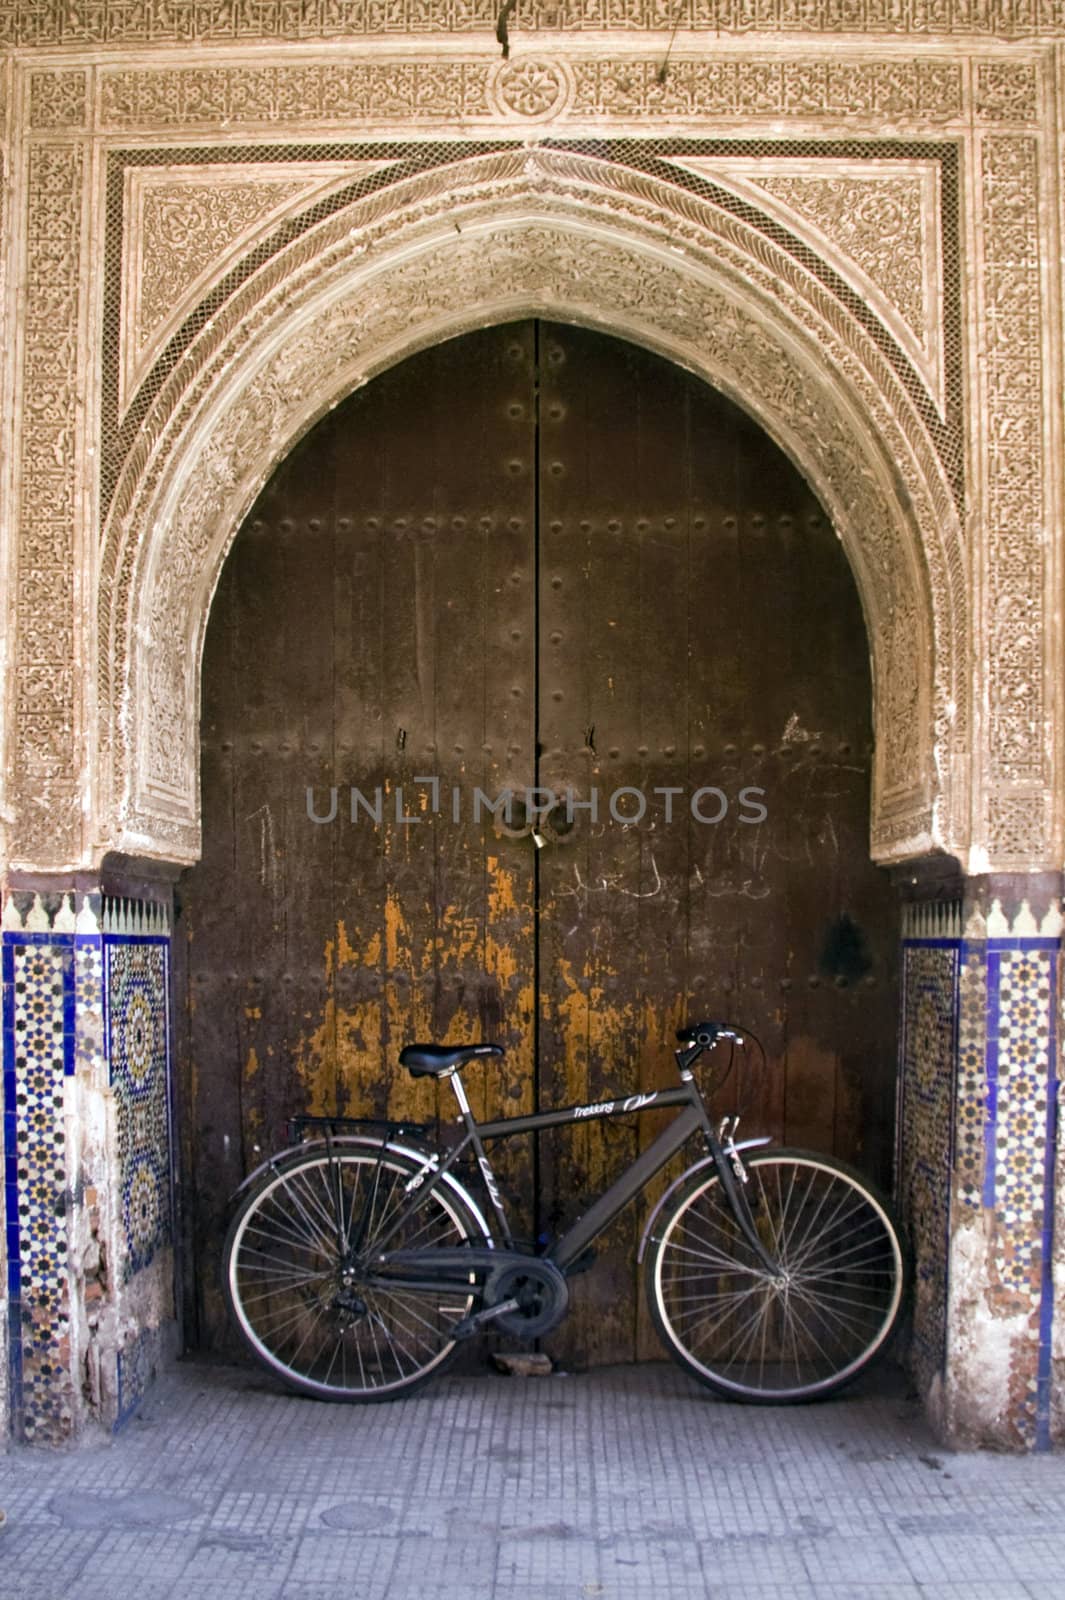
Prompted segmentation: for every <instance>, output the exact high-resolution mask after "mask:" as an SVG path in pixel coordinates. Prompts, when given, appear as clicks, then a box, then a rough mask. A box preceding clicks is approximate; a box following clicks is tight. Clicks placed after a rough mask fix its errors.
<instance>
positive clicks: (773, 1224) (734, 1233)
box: [646, 1150, 906, 1404]
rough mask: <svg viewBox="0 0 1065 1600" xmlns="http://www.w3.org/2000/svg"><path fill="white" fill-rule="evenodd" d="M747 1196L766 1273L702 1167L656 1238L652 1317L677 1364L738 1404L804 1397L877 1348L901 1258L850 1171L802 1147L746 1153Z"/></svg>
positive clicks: (887, 1213) (842, 1376)
mask: <svg viewBox="0 0 1065 1600" xmlns="http://www.w3.org/2000/svg"><path fill="white" fill-rule="evenodd" d="M747 1172H748V1179H749V1181H748V1183H747V1185H746V1188H745V1194H746V1197H747V1201H748V1204H749V1205H750V1208H751V1213H752V1216H753V1218H754V1223H755V1227H756V1229H757V1231H758V1236H759V1238H760V1239H761V1241H762V1244H763V1246H764V1248H765V1249H766V1251H767V1252H768V1254H769V1255H770V1257H771V1258H772V1259H773V1260H774V1261H776V1262H778V1263H779V1266H780V1269H781V1270H780V1274H779V1276H776V1275H774V1274H773V1273H771V1272H769V1271H768V1270H767V1268H766V1267H765V1266H764V1264H763V1263H762V1261H761V1260H760V1259H759V1257H758V1254H757V1252H756V1251H755V1250H754V1249H753V1247H752V1246H751V1245H750V1243H748V1241H747V1240H746V1239H745V1238H744V1236H743V1234H742V1233H741V1232H740V1229H739V1227H738V1225H737V1223H736V1219H735V1217H734V1215H733V1213H732V1210H731V1208H730V1206H729V1204H728V1200H727V1199H726V1197H725V1195H724V1193H723V1191H722V1186H721V1182H720V1179H719V1178H718V1176H717V1173H716V1171H715V1169H714V1168H713V1167H712V1166H709V1167H705V1168H703V1169H701V1170H700V1171H699V1172H697V1173H696V1174H694V1175H693V1177H692V1179H691V1181H690V1182H689V1183H688V1184H687V1185H686V1186H685V1187H684V1188H682V1190H681V1191H680V1194H679V1195H678V1197H677V1199H676V1201H675V1203H674V1204H673V1205H672V1206H671V1207H670V1208H669V1210H668V1211H667V1213H666V1214H665V1215H664V1216H663V1217H662V1219H661V1220H660V1222H659V1224H658V1226H657V1227H656V1230H655V1238H654V1240H653V1243H652V1249H651V1253H650V1255H649V1257H648V1261H647V1269H646V1286H647V1294H648V1300H649V1304H650V1310H651V1317H652V1319H653V1321H654V1324H655V1327H656V1329H657V1331H658V1334H659V1336H660V1337H661V1339H662V1341H663V1343H664V1344H665V1346H666V1349H667V1350H668V1351H669V1353H670V1355H671V1356H672V1357H673V1358H674V1360H675V1361H677V1362H679V1363H680V1365H681V1366H682V1367H684V1368H686V1370H687V1371H689V1372H691V1373H693V1374H694V1376H695V1377H696V1378H698V1379H699V1380H700V1381H701V1382H703V1383H706V1384H708V1385H709V1386H710V1388H712V1389H716V1390H717V1391H718V1392H719V1393H722V1394H726V1395H730V1396H731V1397H732V1398H733V1399H736V1400H747V1401H755V1402H763V1403H777V1404H781V1403H787V1402H789V1401H796V1400H811V1399H815V1398H818V1397H820V1396H822V1395H826V1394H829V1393H831V1392H832V1391H833V1390H834V1389H838V1388H840V1387H841V1385H843V1384H845V1383H849V1382H850V1380H851V1379H852V1378H854V1377H856V1376H857V1374H858V1373H859V1372H861V1371H862V1369H863V1368H864V1367H866V1366H868V1365H869V1363H870V1362H871V1361H873V1360H874V1359H875V1358H876V1357H877V1356H878V1355H880V1354H881V1353H882V1352H883V1350H884V1349H885V1347H886V1345H887V1343H888V1340H889V1339H890V1337H891V1334H892V1332H893V1330H894V1328H895V1326H896V1324H897V1322H898V1318H899V1315H900V1313H901V1310H902V1304H903V1293H904V1289H905V1280H906V1273H905V1256H904V1251H903V1246H902V1243H901V1239H900V1236H899V1230H898V1228H897V1226H896V1224H895V1221H894V1218H893V1217H892V1214H891V1210H890V1207H889V1206H888V1204H887V1202H886V1201H885V1200H883V1199H882V1198H881V1197H880V1196H879V1195H878V1194H876V1192H875V1191H874V1190H873V1189H871V1188H870V1187H869V1185H868V1184H867V1183H866V1182H865V1180H864V1178H862V1177H861V1176H860V1175H859V1174H858V1173H857V1172H853V1171H852V1170H851V1169H850V1168H848V1167H844V1166H841V1165H840V1164H839V1163H837V1162H834V1161H830V1160H828V1159H827V1158H826V1157H824V1156H819V1155H812V1154H807V1153H805V1152H802V1151H788V1150H781V1151H763V1152H759V1153H757V1154H755V1155H752V1156H751V1157H749V1159H748V1162H747Z"/></svg>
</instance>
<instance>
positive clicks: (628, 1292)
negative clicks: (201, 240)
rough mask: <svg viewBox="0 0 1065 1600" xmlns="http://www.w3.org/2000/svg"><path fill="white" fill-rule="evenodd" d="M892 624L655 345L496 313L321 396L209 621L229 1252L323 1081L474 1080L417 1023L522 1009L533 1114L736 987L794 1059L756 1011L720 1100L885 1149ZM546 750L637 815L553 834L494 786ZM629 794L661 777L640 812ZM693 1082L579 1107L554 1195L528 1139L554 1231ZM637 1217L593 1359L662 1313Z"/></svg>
mask: <svg viewBox="0 0 1065 1600" xmlns="http://www.w3.org/2000/svg"><path fill="white" fill-rule="evenodd" d="M867 656H868V652H867V647H866V642H865V636H864V631H863V627H862V621H861V616H860V612H859V608H858V603H857V599H856V595H855V592H854V585H853V582H852V579H851V576H850V573H849V572H848V570H847V568H846V564H845V561H844V558H843V556H842V553H841V550H840V547H839V545H838V542H837V541H836V539H835V537H834V535H833V533H832V530H831V528H830V527H829V526H828V525H827V523H826V521H825V519H824V518H823V516H822V514H821V513H820V510H819V508H818V506H817V504H816V502H815V501H814V500H813V498H812V497H811V495H810V493H809V491H808V489H807V488H806V486H805V485H804V484H803V482H802V480H801V478H800V477H799V476H798V475H797V474H796V472H795V471H794V469H793V468H792V467H791V466H790V464H789V463H788V462H787V461H786V460H785V459H784V457H783V456H782V455H781V454H780V452H779V451H777V450H776V449H775V447H774V446H773V445H772V444H771V443H770V441H769V440H768V439H766V437H765V436H764V435H763V434H762V433H761V432H760V430H759V429H758V428H757V427H756V426H755V425H754V424H753V423H752V422H751V421H750V420H749V419H748V418H747V417H746V416H745V415H744V414H743V413H742V412H740V411H739V410H738V409H737V408H736V407H734V406H732V405H731V404H730V403H729V402H727V401H725V400H724V399H723V398H722V397H721V396H719V395H716V394H715V393H713V392H712V391H711V390H709V389H707V388H706V387H705V386H704V385H702V384H701V383H699V382H698V381H697V380H695V379H694V378H692V377H690V376H689V375H688V374H685V373H683V372H682V371H680V370H679V369H677V368H675V367H673V366H671V365H669V364H667V363H665V362H663V361H662V360H660V359H659V358H657V357H654V356H652V355H650V354H649V353H647V352H643V351H640V350H637V349H635V348H633V347H631V346H628V345H624V344H621V343H619V342H617V341H613V340H609V339H606V338H604V337H603V336H602V335H599V334H594V333H591V332H588V331H582V330H577V329H573V328H561V327H554V326H551V325H547V324H540V325H537V324H532V323H524V324H520V325H514V326H509V327H504V328H499V329H494V330H486V331H484V332H482V333H478V334H476V335H470V336H468V337H467V338H464V339H461V340H456V341H454V342H453V343H451V344H447V345H443V346H440V347H438V348H436V349H434V350H431V351H428V352H425V353H423V354H422V355H420V356H418V357H415V358H413V359H412V360H411V361H409V362H407V363H404V364H403V365H402V366H400V367H398V368H395V369H393V370H392V371H390V372H388V373H386V374H384V375H383V376H382V377H380V378H378V379H375V380H374V382H373V383H372V384H370V385H368V386H367V387H366V388H365V389H364V390H362V391H361V392H359V393H358V394H356V395H355V396H353V397H352V398H351V399H350V400H349V401H347V402H346V403H345V404H344V405H342V406H340V407H338V408H337V410H336V411H335V412H334V413H333V414H332V415H331V416H330V417H329V418H327V419H326V420H325V421H324V422H322V423H321V424H319V425H318V427H317V428H316V429H314V430H313V431H312V433H311V434H310V435H309V436H308V437H307V439H306V440H305V441H304V442H303V443H302V444H301V446H300V447H299V448H298V449H297V450H296V451H295V452H293V455H292V456H291V457H290V458H289V460H288V461H287V462H286V463H285V464H284V466H283V467H282V468H281V469H280V470H279V472H278V474H277V475H276V477H275V478H274V480H273V481H272V483H271V484H270V485H269V486H268V488H267V489H266V490H265V491H264V494H263V496H262V497H261V498H260V502H259V504H258V506H257V507H256V510H255V512H254V513H253V516H252V518H250V519H249V523H248V525H247V526H246V527H245V529H244V530H243V531H242V533H241V535H240V537H239V538H238V539H237V541H236V543H235V545H234V549H233V553H232V555H231V557H230V559H229V561H228V562H227V564H226V568H225V571H224V573H223V576H222V581H221V584H220V586H219V592H218V596H217V599H216V603H215V607H214V612H213V614H212V619H211V626H210V629H209V631H208V641H207V649H206V653H205V660H204V678H203V685H204V694H203V707H204V711H203V782H204V833H205V845H204V857H203V861H202V862H201V863H200V865H199V866H198V867H197V868H196V869H195V870H194V871H193V872H192V873H191V874H190V875H189V876H188V879H187V880H186V884H185V888H184V900H185V904H186V921H187V925H188V927H189V930H190V942H189V969H190V970H189V994H190V1014H189V1030H190V1041H191V1042H190V1049H189V1062H188V1068H187V1084H186V1114H185V1129H186V1146H187V1152H188V1154H187V1168H186V1170H187V1174H188V1179H189V1182H188V1184H187V1188H188V1190H190V1191H191V1196H190V1200H191V1204H190V1207H189V1210H190V1212H191V1213H192V1214H193V1217H194V1228H195V1249H196V1252H197V1258H198V1266H197V1271H196V1274H195V1278H196V1281H197V1282H198V1283H199V1284H202V1285H206V1284H210V1283H211V1282H213V1270H214V1268H213V1259H212V1257H213V1252H214V1251H216V1249H217V1243H218V1240H219V1238H220V1231H221V1217H222V1212H223V1208H224V1200H225V1195H226V1194H227V1193H228V1192H229V1190H230V1189H231V1188H232V1187H233V1186H234V1185H235V1184H236V1182H238V1181H239V1179H240V1177H241V1176H242V1175H243V1172H244V1170H246V1168H247V1167H248V1166H250V1165H251V1164H253V1162H254V1160H255V1157H256V1150H255V1147H256V1145H260V1146H268V1145H270V1144H272V1143H273V1142H274V1140H275V1139H276V1138H277V1136H278V1132H279V1129H280V1126H281V1123H282V1121H283V1119H284V1118H285V1117H286V1116H288V1115H291V1114H292V1113H293V1112H296V1111H301V1110H309V1111H325V1110H340V1111H347V1112H349V1113H352V1114H357V1115H383V1114H385V1113H386V1112H387V1113H389V1114H391V1115H393V1116H398V1115H403V1116H416V1117H419V1118H432V1117H434V1116H435V1115H436V1114H437V1112H438V1111H440V1112H441V1113H442V1114H443V1115H445V1116H448V1117H450V1115H451V1113H452V1102H451V1096H450V1090H448V1089H447V1088H445V1089H444V1090H443V1091H442V1092H441V1093H440V1094H438V1092H437V1091H436V1089H435V1087H434V1086H433V1085H432V1084H431V1083H428V1082H426V1081H424V1080H423V1081H421V1082H420V1083H417V1084H415V1083H414V1082H412V1080H411V1079H410V1078H409V1075H408V1074H406V1073H405V1072H403V1071H402V1069H400V1068H399V1066H398V1062H397V1057H398V1053H399V1050H400V1048H401V1047H402V1044H403V1043H404V1042H406V1041H408V1040H410V1039H412V1038H415V1037H419V1038H426V1037H437V1038H451V1039H456V1040H458V1039H467V1038H481V1037H491V1038H497V1039H499V1040H500V1041H501V1042H503V1043H504V1044H505V1045H506V1046H507V1057H506V1060H505V1062H504V1063H503V1064H502V1066H498V1065H495V1064H492V1065H490V1066H489V1067H486V1068H473V1069H471V1070H469V1071H468V1072H467V1074H466V1082H467V1085H468V1088H469V1091H470V1095H471V1099H472V1101H473V1103H474V1106H475V1108H476V1109H477V1111H478V1113H479V1114H482V1115H500V1114H503V1113H504V1112H506V1111H514V1112H517V1111H521V1110H527V1109H531V1108H532V1107H533V1105H534V1104H540V1105H543V1106H549V1105H553V1104H559V1103H562V1102H565V1101H578V1102H586V1101H590V1100H593V1099H596V1098H600V1097H607V1098H612V1097H616V1096H618V1095H626V1094H631V1093H634V1092H638V1091H639V1090H641V1089H647V1088H651V1087H654V1086H655V1085H657V1084H660V1083H664V1082H671V1081H673V1079H672V1073H673V1068H672V1061H671V1045H672V1033H673V1029H674V1027H675V1026H676V1024H677V1023H678V1022H679V1021H680V1020H682V1019H683V1018H684V1017H685V1016H694V1015H696V1014H699V1015H704V1014H705V1015H714V1016H721V1015H725V1016H728V1017H731V1018H734V1019H736V1020H738V1021H740V1022H743V1023H746V1024H748V1025H749V1026H751V1027H752V1028H754V1030H755V1032H756V1033H757V1034H758V1035H759V1037H760V1038H761V1040H762V1041H763V1043H764V1045H765V1048H766V1052H767V1057H768V1066H767V1070H765V1071H762V1070H759V1069H758V1067H757V1055H756V1052H751V1057H752V1060H751V1062H750V1064H749V1065H743V1066H741V1067H737V1069H736V1071H735V1073H734V1075H733V1080H732V1082H730V1084H729V1085H728V1086H727V1088H726V1089H725V1091H724V1092H723V1093H722V1095H721V1096H720V1106H721V1109H722V1110H725V1109H731V1108H732V1107H733V1104H734V1101H735V1097H736V1096H735V1092H734V1091H737V1090H738V1091H739V1098H740V1103H741V1106H742V1108H743V1109H744V1111H745V1127H747V1128H748V1129H750V1130H752V1131H753V1130H754V1129H756V1128H758V1129H764V1130H765V1131H768V1132H773V1133H775V1134H777V1135H783V1136H786V1137H788V1138H789V1139H792V1140H798V1141H799V1142H802V1143H808V1144H814V1145H817V1146H819V1147H821V1148H823V1149H833V1148H835V1149H837V1150H838V1151H839V1152H840V1153H841V1154H843V1155H847V1156H850V1157H852V1158H855V1159H858V1160H859V1161H860V1163H861V1164H862V1165H864V1166H865V1167H866V1168H867V1169H868V1170H870V1171H872V1172H874V1173H876V1174H877V1175H879V1176H881V1177H883V1176H884V1169H885V1165H886V1158H887V1153H888V1150H889V1143H890V1135H891V1112H892V1100H893V1095H892V1072H893V1042H892V1034H891V1028H892V1015H893V1013H892V982H891V978H892V947H893V926H894V915H893V908H892V904H891V899H890V895H889V892H888V888H887V885H886V883H885V881H884V879H883V877H882V875H881V874H878V873H877V872H876V871H875V870H874V869H873V868H871V867H870V865H869V862H868V856H867V844H866V834H867V818H868V782H869V745H870V737H869V727H868V706H869V679H868V666H867ZM431 780H435V785H434V783H433V782H432V781H431ZM533 784H536V785H538V786H539V787H540V788H541V790H542V789H545V788H552V789H554V790H555V791H556V792H558V793H559V794H564V792H565V791H566V790H567V789H568V788H572V789H573V790H574V791H575V793H576V796H577V798H578V799H579V800H580V801H583V802H586V803H587V802H588V801H590V800H591V797H592V794H593V791H594V792H595V793H596V796H597V802H598V817H597V818H593V816H592V814H591V813H590V811H589V810H587V809H579V810H578V811H577V812H576V814H575V820H574V825H573V827H572V828H571V829H569V830H568V831H567V828H566V825H565V816H564V811H563V812H561V813H560V812H556V813H555V814H554V816H553V817H552V818H549V819H548V825H547V827H546V828H545V835H546V838H547V843H546V844H545V846H544V848H543V849H542V850H540V851H537V850H536V849H535V848H534V845H533V842H532V840H531V838H530V837H529V836H528V835H525V836H523V837H512V836H509V835H508V833H507V831H506V830H504V829H500V828H499V827H497V826H496V825H495V824H494V823H493V818H492V815H491V813H490V812H489V811H487V809H485V808H483V807H482V814H481V816H480V817H477V816H475V813H474V804H475V791H476V790H480V791H481V792H482V793H483V794H484V795H485V796H487V797H489V798H493V799H494V798H495V797H497V796H498V795H499V794H500V793H501V792H503V791H504V790H505V789H507V788H508V787H513V788H516V789H519V790H520V789H521V788H523V787H525V786H529V785H533ZM745 787H746V788H758V789H762V790H764V795H763V796H762V797H761V803H762V804H764V806H765V812H766V814H765V818H764V820H762V821H761V822H760V823H758V824H757V825H756V824H754V823H752V822H747V821H743V820H741V819H742V818H743V817H744V816H751V815H754V814H756V813H755V808H754V806H753V805H750V804H749V805H747V806H746V807H744V806H741V803H740V791H741V789H743V788H745ZM699 789H705V790H707V791H708V792H707V794H705V795H704V796H703V799H702V808H701V809H702V813H703V815H705V816H708V817H710V816H713V814H714V812H715V811H716V810H717V809H718V807H719V802H718V800H717V799H716V798H715V796H714V795H713V793H711V792H709V791H712V790H716V789H719V790H721V791H722V792H723V795H724V796H725V798H726V800H727V807H726V812H725V814H724V815H723V816H722V817H721V819H720V820H719V821H717V822H710V821H700V820H699V819H698V818H696V817H694V816H693V815H692V811H691V800H692V797H693V795H695V793H696V791H697V790H699ZM308 790H310V791H311V803H312V809H313V810H314V811H315V813H316V815H318V816H319V817H322V818H328V817H331V820H328V821H327V820H322V821H319V822H315V821H312V820H311V818H310V817H309V816H308V809H307V791H308ZM334 790H335V791H336V794H335V801H334V796H333V791H334ZM620 790H629V791H632V792H631V793H628V794H620V795H619V794H618V791H620ZM656 790H657V791H659V792H658V793H657V794H656V793H655V791H656ZM666 791H669V793H667V792H666ZM353 792H354V795H355V799H354V800H353ZM612 796H613V797H614V798H615V811H616V813H617V815H618V816H625V815H626V814H627V815H629V816H632V815H633V813H635V812H637V811H641V810H643V808H644V807H646V809H645V810H643V814H642V816H640V818H639V820H638V821H636V820H634V821H632V822H631V823H626V822H624V821H618V820H617V818H616V816H615V815H613V814H612V813H611V808H610V800H611V797H612ZM353 806H354V810H353ZM374 813H376V817H375V815H374ZM353 819H354V820H353ZM415 819H418V820H415ZM654 1121H655V1119H647V1121H646V1122H644V1123H642V1124H637V1123H635V1122H627V1121H624V1122H623V1121H618V1122H611V1123H608V1124H599V1125H581V1126H578V1127H576V1128H574V1129H573V1130H571V1131H564V1132H559V1133H557V1134H552V1135H547V1136H544V1137H543V1138H542V1139H541V1141H540V1144H539V1149H538V1152H537V1159H538V1165H539V1177H540V1195H541V1200H540V1209H539V1214H538V1215H537V1214H536V1213H535V1212H534V1207H533V1192H534V1187H535V1185H534V1161H533V1156H532V1153H531V1152H530V1150H528V1149H527V1148H523V1147H522V1145H521V1143H520V1142H519V1146H518V1148H515V1149H506V1148H504V1147H500V1149H499V1151H498V1152H497V1154H498V1156H499V1158H500V1159H501V1161H502V1164H503V1166H504V1171H505V1175H506V1179H507V1187H508V1188H509V1189H510V1190H511V1192H512V1194H513V1195H514V1197H515V1198H516V1200H517V1210H518V1214H517V1217H516V1226H517V1230H518V1231H519V1233H521V1234H523V1235H526V1236H529V1235H531V1233H532V1232H533V1231H538V1232H552V1231H555V1230H556V1229H557V1228H559V1227H561V1226H563V1225H564V1224H565V1222H566V1221H567V1220H568V1219H571V1218H572V1217H573V1215H574V1214H575V1212H576V1211H578V1210H579V1209H580V1207H581V1202H582V1200H583V1199H584V1198H585V1197H586V1196H589V1195H591V1194H593V1193H595V1192H596V1191H597V1190H598V1189H599V1188H601V1187H602V1185H603V1184H604V1183H606V1182H608V1181H609V1180H610V1178H611V1177H612V1176H613V1175H615V1174H616V1173H617V1172H618V1171H619V1170H620V1168H621V1167H622V1166H623V1165H624V1163H625V1161H626V1160H628V1159H630V1158H631V1157H632V1156H633V1155H634V1154H635V1153H636V1151H637V1150H638V1148H639V1147H640V1146H641V1144H644V1143H646V1142H648V1141H649V1139H650V1138H651V1137H653V1134H654V1132H655V1127H654V1126H653V1125H652V1124H653V1123H654ZM638 1224H639V1215H638V1213H637V1212H633V1213H632V1214H630V1215H627V1216H622V1217H621V1218H619V1220H618V1222H617V1223H616V1224H615V1226H614V1228H613V1229H612V1230H611V1233H610V1235H609V1237H608V1238H607V1239H606V1240H605V1241H603V1244H602V1246H601V1248H600V1259H599V1261H598V1262H597V1264H596V1266H595V1268H594V1270H593V1271H592V1272H591V1273H590V1274H588V1275H587V1276H586V1277H584V1278H581V1279H578V1280H575V1282H574V1301H575V1310H574V1314H573V1315H572V1317H571V1318H570V1320H569V1322H568V1323H567V1324H566V1325H565V1326H564V1328H563V1329H562V1330H560V1331H559V1332H558V1333H556V1334H555V1335H554V1336H552V1338H551V1340H550V1341H549V1348H550V1349H551V1350H552V1352H554V1353H556V1354H558V1355H560V1356H561V1357H563V1358H564V1359H565V1360H567V1361H569V1362H573V1363H577V1362H580V1361H595V1360H600V1361H601V1360H620V1359H627V1358H629V1357H631V1356H632V1354H633V1353H634V1351H640V1352H643V1351H648V1352H652V1351H653V1350H654V1348H655V1347H654V1346H653V1344H652V1343H650V1341H649V1340H648V1337H647V1330H646V1328H645V1326H644V1324H643V1313H642V1302H641V1301H640V1299H639V1297H638V1295H637V1293H636V1288H635V1279H634V1272H633V1256H634V1247H635V1242H636V1238H637V1236H638V1235H637V1228H638ZM204 1297H205V1298H204V1304H203V1306H202V1307H197V1308H196V1314H197V1316H199V1317H200V1318H201V1328H202V1336H203V1337H204V1338H205V1339H209V1340H212V1339H217V1338H218V1337H220V1329H221V1323H220V1308H219V1306H218V1304H217V1300H216V1299H215V1298H212V1292H211V1291H210V1290H204Z"/></svg>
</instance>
